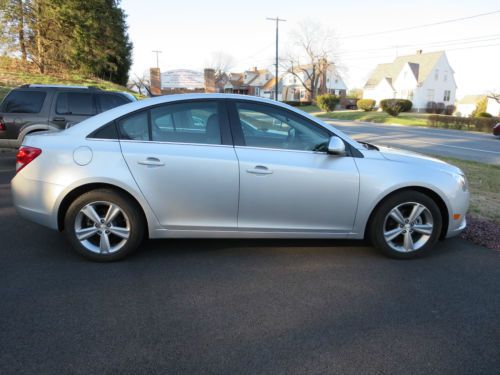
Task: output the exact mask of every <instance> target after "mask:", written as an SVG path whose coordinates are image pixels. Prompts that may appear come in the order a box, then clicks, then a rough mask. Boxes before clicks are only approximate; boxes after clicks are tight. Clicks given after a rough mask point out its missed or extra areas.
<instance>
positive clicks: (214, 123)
mask: <svg viewBox="0 0 500 375" xmlns="http://www.w3.org/2000/svg"><path fill="white" fill-rule="evenodd" d="M219 112H220V111H219V105H218V104H217V103H216V102H188V103H178V104H165V105H162V106H159V107H156V108H153V109H151V134H152V138H153V141H158V142H180V143H205V144H217V145H220V144H221V143H222V142H221V133H220V116H219Z"/></svg>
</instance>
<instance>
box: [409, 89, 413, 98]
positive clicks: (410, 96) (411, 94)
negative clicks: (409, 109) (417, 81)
mask: <svg viewBox="0 0 500 375" xmlns="http://www.w3.org/2000/svg"><path fill="white" fill-rule="evenodd" d="M408 100H413V90H408Z"/></svg>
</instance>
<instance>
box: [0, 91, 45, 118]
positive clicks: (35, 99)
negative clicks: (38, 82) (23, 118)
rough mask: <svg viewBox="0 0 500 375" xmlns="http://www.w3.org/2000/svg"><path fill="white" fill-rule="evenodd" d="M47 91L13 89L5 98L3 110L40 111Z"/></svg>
mask: <svg viewBox="0 0 500 375" xmlns="http://www.w3.org/2000/svg"><path fill="white" fill-rule="evenodd" d="M45 96H46V93H45V92H43V91H21V90H14V91H11V93H10V94H9V95H7V97H6V98H5V100H4V102H3V104H2V106H1V108H2V109H1V111H2V112H4V113H40V111H41V110H42V106H43V102H44V101H45Z"/></svg>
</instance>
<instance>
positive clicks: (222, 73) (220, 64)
mask: <svg viewBox="0 0 500 375" xmlns="http://www.w3.org/2000/svg"><path fill="white" fill-rule="evenodd" d="M233 65H234V58H233V56H231V55H229V54H227V53H225V52H222V51H218V52H213V53H212V54H211V57H210V60H209V61H208V62H207V63H206V64H205V67H206V68H210V69H213V70H214V72H215V86H216V87H217V86H220V85H221V84H224V83H226V80H227V79H228V75H229V71H230V70H231V69H232V68H233Z"/></svg>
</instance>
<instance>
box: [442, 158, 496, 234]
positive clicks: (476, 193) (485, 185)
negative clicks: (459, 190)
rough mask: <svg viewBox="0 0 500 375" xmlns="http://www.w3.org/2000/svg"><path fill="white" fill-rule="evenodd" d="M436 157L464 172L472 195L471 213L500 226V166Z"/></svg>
mask: <svg viewBox="0 0 500 375" xmlns="http://www.w3.org/2000/svg"><path fill="white" fill-rule="evenodd" d="M434 157H436V158H438V159H441V160H444V161H446V162H448V163H450V164H453V165H456V166H457V167H459V168H460V169H462V171H464V173H465V175H466V176H467V180H468V181H469V189H470V193H471V200H470V208H469V213H470V214H471V215H473V216H476V217H480V218H484V219H489V220H492V221H493V222H495V223H496V224H498V225H500V189H499V187H500V166H496V165H489V164H483V163H477V162H473V161H465V160H458V159H454V158H445V157H442V156H435V155H434Z"/></svg>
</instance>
